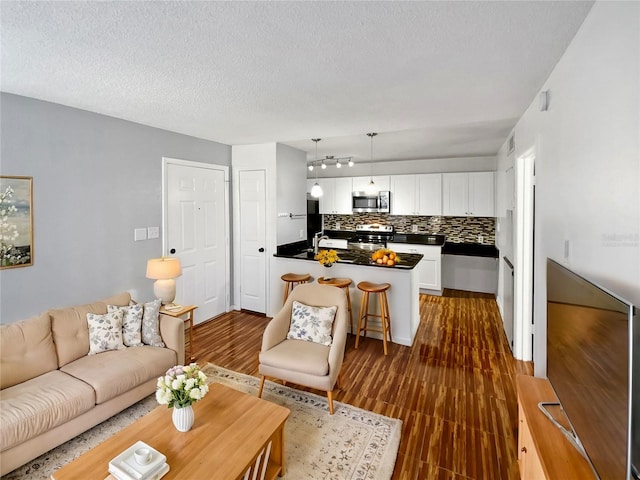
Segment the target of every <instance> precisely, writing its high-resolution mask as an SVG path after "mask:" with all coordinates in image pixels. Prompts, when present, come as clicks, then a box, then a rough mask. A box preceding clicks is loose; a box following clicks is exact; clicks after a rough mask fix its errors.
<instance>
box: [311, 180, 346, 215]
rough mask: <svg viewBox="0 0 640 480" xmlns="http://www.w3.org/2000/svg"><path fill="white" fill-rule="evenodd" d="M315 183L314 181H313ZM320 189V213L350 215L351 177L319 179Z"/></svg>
mask: <svg viewBox="0 0 640 480" xmlns="http://www.w3.org/2000/svg"><path fill="white" fill-rule="evenodd" d="M314 183H315V181H314ZM318 184H319V185H320V187H322V196H321V197H320V199H319V200H320V213H323V214H341V215H350V214H351V213H352V206H351V188H352V187H351V177H339V178H319V179H318Z"/></svg>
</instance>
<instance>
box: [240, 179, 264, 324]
mask: <svg viewBox="0 0 640 480" xmlns="http://www.w3.org/2000/svg"><path fill="white" fill-rule="evenodd" d="M238 186H239V189H238V190H239V191H238V194H239V200H240V212H241V213H240V308H242V309H245V310H251V311H254V312H259V313H266V311H267V301H266V255H267V254H266V253H265V250H266V245H265V239H266V236H265V229H266V224H265V217H266V210H265V203H266V197H265V171H264V170H241V171H240V172H239V174H238Z"/></svg>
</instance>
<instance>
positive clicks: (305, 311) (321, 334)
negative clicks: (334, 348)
mask: <svg viewBox="0 0 640 480" xmlns="http://www.w3.org/2000/svg"><path fill="white" fill-rule="evenodd" d="M337 311H338V307H312V306H310V305H305V304H304V303H300V302H298V301H296V300H294V301H293V310H292V311H291V325H290V327H289V333H288V334H287V338H288V339H291V340H305V341H307V342H315V343H320V344H322V345H331V342H332V340H333V339H332V338H331V329H332V327H333V320H334V319H335V318H336V312H337Z"/></svg>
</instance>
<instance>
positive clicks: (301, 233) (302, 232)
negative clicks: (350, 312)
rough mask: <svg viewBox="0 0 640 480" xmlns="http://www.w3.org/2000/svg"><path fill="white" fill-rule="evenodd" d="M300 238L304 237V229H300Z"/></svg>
mask: <svg viewBox="0 0 640 480" xmlns="http://www.w3.org/2000/svg"><path fill="white" fill-rule="evenodd" d="M300 238H304V229H302V228H301V229H300Z"/></svg>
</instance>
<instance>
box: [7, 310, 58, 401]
mask: <svg viewBox="0 0 640 480" xmlns="http://www.w3.org/2000/svg"><path fill="white" fill-rule="evenodd" d="M0 353H2V355H1V356H0V388H7V387H11V386H13V385H17V384H18V383H21V382H24V381H25V380H29V379H30V378H33V377H37V376H38V375H42V374H43V373H46V372H50V371H52V370H55V369H57V368H58V358H57V357H56V349H55V346H54V345H53V337H52V336H51V318H49V314H48V313H41V314H40V315H37V316H35V317H31V318H29V319H27V320H22V321H20V322H16V323H11V324H8V325H2V327H0Z"/></svg>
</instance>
